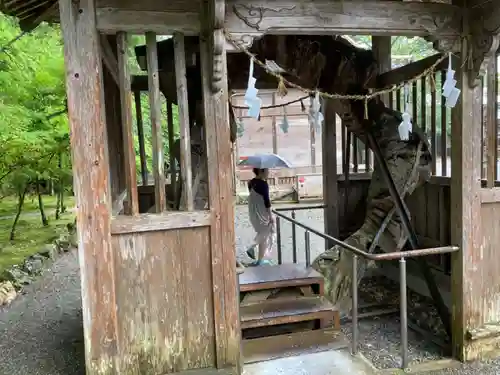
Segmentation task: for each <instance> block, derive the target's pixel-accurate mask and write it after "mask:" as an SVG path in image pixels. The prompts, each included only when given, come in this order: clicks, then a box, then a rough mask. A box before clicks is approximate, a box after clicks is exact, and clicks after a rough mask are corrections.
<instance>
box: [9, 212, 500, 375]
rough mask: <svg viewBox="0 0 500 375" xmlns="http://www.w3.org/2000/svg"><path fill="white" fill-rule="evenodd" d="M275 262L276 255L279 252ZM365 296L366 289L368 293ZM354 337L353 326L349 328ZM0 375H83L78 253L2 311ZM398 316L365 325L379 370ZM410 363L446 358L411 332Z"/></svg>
mask: <svg viewBox="0 0 500 375" xmlns="http://www.w3.org/2000/svg"><path fill="white" fill-rule="evenodd" d="M297 220H299V221H302V222H306V223H308V224H309V225H311V226H312V227H314V228H316V229H320V230H321V229H322V227H323V215H322V212H321V210H314V211H310V210H304V211H297ZM235 227H236V236H237V241H236V247H237V252H238V257H239V258H240V259H241V260H247V258H246V255H245V250H246V248H247V247H248V246H249V245H250V244H251V243H252V241H253V237H254V233H253V230H252V229H251V225H250V223H249V221H248V216H247V209H246V207H244V206H240V207H237V209H236V220H235ZM282 231H283V232H282V233H283V235H282V245H283V258H284V261H291V259H292V240H291V237H292V236H291V225H290V224H289V223H282ZM323 248H324V241H323V240H321V239H319V238H318V237H317V236H314V235H312V236H311V259H314V257H315V256H316V255H317V254H319V253H320V252H321V249H323ZM297 249H298V255H299V261H302V262H304V261H305V257H304V250H303V249H304V231H303V230H302V229H300V228H298V229H297ZM273 255H274V257H275V258H276V251H275V252H274V254H273ZM365 293H366V291H365ZM344 332H345V333H346V334H347V335H348V336H350V332H351V329H350V326H349V325H345V326H344ZM0 337H1V340H0V375H83V374H85V371H84V358H83V327H82V316H81V299H80V279H79V272H78V258H77V255H76V252H71V253H68V254H65V255H64V256H62V257H61V258H59V259H58V260H57V261H56V262H55V263H54V264H53V265H52V267H51V268H50V269H49V270H47V272H45V273H44V275H43V276H42V277H41V278H40V279H39V280H38V281H37V282H36V283H34V284H33V285H31V286H29V287H27V288H26V289H25V291H24V293H23V295H22V296H21V297H20V298H18V299H16V300H15V301H14V302H13V304H12V305H11V306H10V307H9V308H6V309H3V310H1V309H0ZM399 337H400V334H399V319H398V317H397V315H392V316H386V317H380V318H374V319H364V320H361V321H360V350H361V352H362V353H363V354H364V355H365V356H366V357H367V358H368V359H369V360H371V361H372V362H373V363H374V365H375V366H377V367H378V368H392V367H397V366H398V365H399V363H400V359H401V357H400V355H399V345H400V342H399ZM409 339H410V340H409V341H410V342H409V349H410V360H411V361H412V362H413V363H417V362H421V361H423V360H429V359H438V358H442V356H441V353H440V350H439V348H438V347H436V346H434V345H433V344H429V343H428V342H426V341H425V340H423V339H422V338H421V337H420V336H418V335H417V334H415V333H414V332H412V331H411V330H410V331H409ZM428 374H429V375H445V374H451V375H473V374H482V375H498V374H500V360H497V361H491V362H483V363H474V364H468V365H466V366H463V368H461V369H458V370H457V369H455V370H444V371H437V372H431V373H428Z"/></svg>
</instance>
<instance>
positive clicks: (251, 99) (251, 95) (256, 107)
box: [245, 59, 262, 119]
mask: <svg viewBox="0 0 500 375" xmlns="http://www.w3.org/2000/svg"><path fill="white" fill-rule="evenodd" d="M256 82H257V80H256V79H255V78H254V77H253V59H250V69H249V72H248V86H247V91H246V92H245V105H246V106H247V107H248V116H249V117H253V118H255V119H258V118H259V115H260V108H261V107H262V99H261V98H259V97H258V96H257V93H258V92H259V90H257V89H256V88H255V83H256Z"/></svg>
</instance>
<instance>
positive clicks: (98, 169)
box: [59, 0, 117, 375]
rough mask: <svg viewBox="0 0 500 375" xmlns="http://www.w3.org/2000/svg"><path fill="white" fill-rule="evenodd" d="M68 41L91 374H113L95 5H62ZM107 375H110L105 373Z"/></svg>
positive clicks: (85, 0) (110, 257)
mask: <svg viewBox="0 0 500 375" xmlns="http://www.w3.org/2000/svg"><path fill="white" fill-rule="evenodd" d="M59 9H60V13H61V15H60V19H61V28H62V32H63V37H64V57H65V63H66V88H67V95H68V114H69V124H70V130H71V132H70V133H71V150H72V160H73V173H74V191H75V195H76V202H77V207H78V209H77V229H78V246H79V248H78V252H79V258H80V265H81V278H82V306H83V327H84V337H85V358H86V368H87V374H89V375H97V374H104V373H105V374H114V373H116V371H115V370H116V368H115V365H114V361H113V358H114V357H115V355H116V353H117V345H116V344H117V319H116V301H115V285H114V282H115V275H114V253H113V251H112V249H111V233H110V205H111V194H110V186H109V164H108V152H107V132H106V123H105V115H104V105H103V87H102V82H103V70H102V65H101V57H100V54H99V35H98V32H97V30H96V21H95V20H96V15H95V4H94V0H81V1H80V2H79V3H78V6H75V4H74V3H73V2H71V1H64V0H61V1H60V2H59ZM105 371H106V372H105Z"/></svg>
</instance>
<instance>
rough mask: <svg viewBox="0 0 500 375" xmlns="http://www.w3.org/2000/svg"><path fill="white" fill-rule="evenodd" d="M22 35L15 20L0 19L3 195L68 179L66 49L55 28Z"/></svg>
mask: <svg viewBox="0 0 500 375" xmlns="http://www.w3.org/2000/svg"><path fill="white" fill-rule="evenodd" d="M20 33H21V31H20V29H19V27H18V25H17V23H16V21H15V20H13V19H12V18H9V17H7V16H5V15H3V14H0V47H1V52H0V87H2V90H1V91H0V154H1V155H2V158H1V159H0V184H1V185H0V186H1V188H2V191H3V193H4V194H5V193H10V192H13V191H19V190H21V189H23V187H25V186H26V185H27V184H31V183H33V182H34V181H36V180H55V179H61V178H65V179H66V180H67V179H68V175H69V174H70V172H69V171H70V168H69V167H70V165H69V160H70V159H69V157H64V158H63V159H64V160H66V162H65V163H64V165H63V166H62V168H59V167H58V164H57V160H58V155H59V154H65V155H67V154H68V151H69V135H68V121H67V116H66V114H65V113H66V110H65V107H66V93H65V89H66V88H65V81H64V58H63V50H62V48H63V45H62V39H61V34H60V30H59V28H58V27H56V26H49V25H47V24H42V25H41V26H40V27H38V28H37V29H36V30H34V31H32V32H31V33H29V34H25V35H23V36H22V37H20V38H19V39H17V40H16V41H15V42H12V40H13V39H15V38H16V37H17V36H19V35H20Z"/></svg>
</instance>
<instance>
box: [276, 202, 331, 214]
mask: <svg viewBox="0 0 500 375" xmlns="http://www.w3.org/2000/svg"><path fill="white" fill-rule="evenodd" d="M320 208H326V204H314V205H310V206H306V205H300V206H298V207H283V208H274V209H273V211H276V212H287V211H292V212H293V211H301V210H316V209H320Z"/></svg>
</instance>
